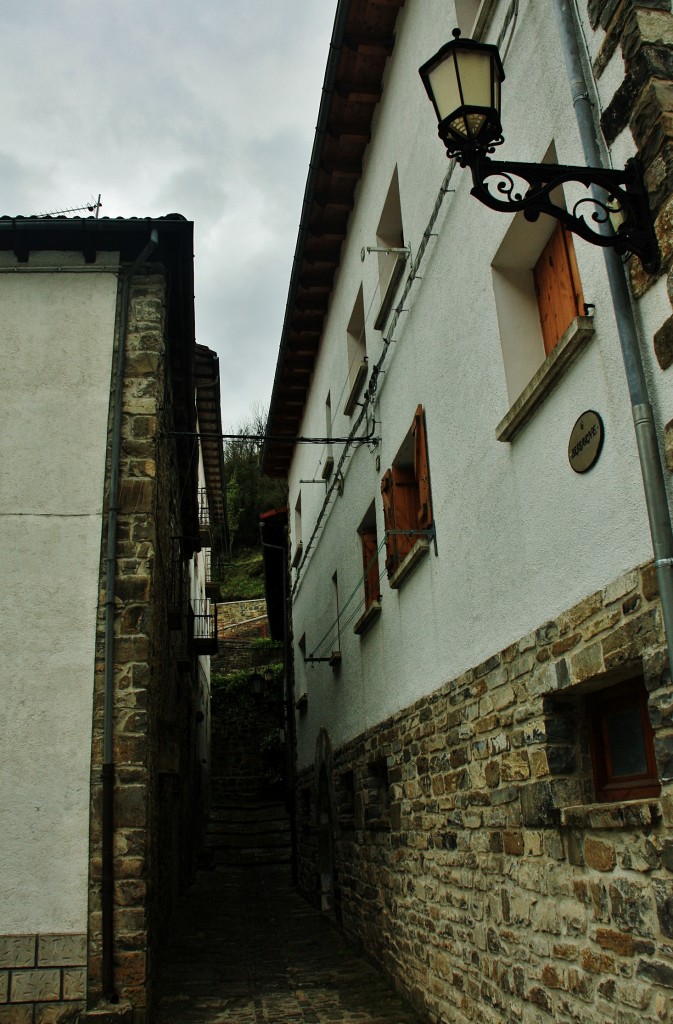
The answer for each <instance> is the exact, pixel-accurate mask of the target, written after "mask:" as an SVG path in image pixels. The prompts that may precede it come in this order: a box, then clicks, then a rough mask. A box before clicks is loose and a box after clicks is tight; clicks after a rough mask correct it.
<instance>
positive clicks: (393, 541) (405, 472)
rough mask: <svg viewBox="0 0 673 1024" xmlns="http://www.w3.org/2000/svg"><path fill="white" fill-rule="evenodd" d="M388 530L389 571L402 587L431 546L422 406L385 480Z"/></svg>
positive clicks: (382, 486)
mask: <svg viewBox="0 0 673 1024" xmlns="http://www.w3.org/2000/svg"><path fill="white" fill-rule="evenodd" d="M381 494H382V497H383V519H384V524H385V530H386V572H387V573H388V578H389V581H390V586H391V587H393V588H395V587H398V586H399V585H400V584H401V583H402V581H403V579H405V578H406V575H407V573H408V572H409V571H410V570H411V569H412V568H413V566H414V565H415V564H416V562H417V561H418V559H419V558H420V557H421V556H422V555H424V554H426V553H427V551H428V549H429V546H430V537H429V531H430V529H431V527H432V502H431V498H430V469H429V461H428V446H427V437H426V429H425V413H424V410H423V406H422V405H419V406H418V408H417V409H416V412H415V414H414V420H413V423H412V425H411V429H410V431H409V433H408V434H407V436H406V438H405V440H404V443H403V444H402V447H401V448H400V450H399V452H398V454H397V457H396V459H395V461H394V463H393V465H392V466H391V468H390V469H389V470H388V471H387V472H386V473H385V475H384V477H383V479H382V481H381Z"/></svg>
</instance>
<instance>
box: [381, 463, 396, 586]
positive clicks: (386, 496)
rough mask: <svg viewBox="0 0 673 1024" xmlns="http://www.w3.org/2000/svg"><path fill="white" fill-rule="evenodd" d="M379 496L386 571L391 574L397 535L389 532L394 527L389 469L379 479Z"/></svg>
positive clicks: (393, 565)
mask: <svg viewBox="0 0 673 1024" xmlns="http://www.w3.org/2000/svg"><path fill="white" fill-rule="evenodd" d="M381 496H382V498H383V525H384V528H385V531H386V572H387V573H388V575H389V576H392V574H393V573H394V571H395V567H396V564H397V561H396V557H397V545H396V541H397V537H396V536H395V535H394V534H392V533H391V532H390V531H391V530H394V529H395V505H394V500H393V472H392V470H391V469H389V470H387V472H386V473H385V475H384V477H383V479H382V480H381Z"/></svg>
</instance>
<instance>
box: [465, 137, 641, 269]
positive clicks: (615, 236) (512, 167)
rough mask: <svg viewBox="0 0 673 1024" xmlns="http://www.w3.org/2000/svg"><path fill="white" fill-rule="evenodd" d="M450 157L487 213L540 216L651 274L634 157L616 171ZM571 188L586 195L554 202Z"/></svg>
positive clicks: (479, 155) (475, 155)
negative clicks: (465, 171) (632, 259)
mask: <svg viewBox="0 0 673 1024" xmlns="http://www.w3.org/2000/svg"><path fill="white" fill-rule="evenodd" d="M455 155H456V156H458V158H459V160H460V163H461V166H462V167H466V166H467V167H469V168H470V170H471V172H472V181H473V187H472V195H473V196H475V197H476V198H477V199H478V200H479V201H480V202H481V203H484V204H485V205H486V206H488V207H490V209H492V210H499V211H500V212H502V213H518V212H519V211H521V212H522V213H523V215H524V217H525V218H526V220H529V221H535V220H537V219H538V217H539V216H540V214H541V213H546V214H548V215H549V216H550V217H554V218H556V220H560V221H561V222H562V223H563V224H564V225H565V226H566V227H567V228H568V230H569V231H572V232H574V233H575V234H577V235H579V236H580V237H581V238H584V239H586V241H587V242H592V243H593V244H594V245H601V246H611V247H613V248H614V249H615V251H616V252H617V253H619V255H620V256H628V255H630V254H631V253H635V255H636V256H638V257H639V258H640V260H641V262H642V264H643V267H644V268H645V270H646V271H647V272H648V273H650V274H655V273H657V271H658V269H659V266H660V262H661V257H660V253H659V245H658V242H657V237H656V234H655V231H654V226H653V224H652V216H651V214H650V209H649V206H648V202H647V193H646V191H645V187H644V184H643V180H642V174H641V171H640V166H639V164H638V161H637V160H636V159H635V158H633V159H631V160H629V161H628V162H627V164H626V167H625V168H624V170H623V171H619V170H613V169H607V168H605V169H604V168H600V167H571V166H564V165H558V164H529V163H518V162H516V161H507V160H491V159H490V158H489V157H487V156H485V155H484V154H483V153H482V152H478V151H474V150H473V151H472V152H465V151H463V152H462V153H460V154H458V153H455ZM571 183H572V184H575V185H581V186H584V187H585V188H586V189H588V190H589V191H588V194H587V195H583V196H581V197H580V198H579V199H576V200H575V201H574V203H573V205H572V207H571V208H570V209H567V208H566V207H565V206H562V205H559V204H558V202H556V198H558V197H554V195H553V194H554V192H555V191H556V189H558V188H559V187H560V186H561V185H566V184H571Z"/></svg>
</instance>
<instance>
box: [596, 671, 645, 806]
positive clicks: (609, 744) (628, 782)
mask: <svg viewBox="0 0 673 1024" xmlns="http://www.w3.org/2000/svg"><path fill="white" fill-rule="evenodd" d="M587 710H588V714H589V725H590V735H589V739H590V748H591V761H592V765H593V773H594V785H595V790H596V799H597V800H598V801H610V800H637V799H642V798H645V797H650V796H652V797H655V796H658V795H659V792H660V790H661V786H660V784H659V778H658V774H657V765H656V760H655V756H654V738H653V734H652V726H651V724H650V718H649V714H648V710H647V690H646V688H645V683H644V682H643V679H642V678H636V679H630V680H628V682H625V683H620V684H619V685H617V686H611V687H609V688H608V689H606V690H600V691H599V692H598V693H594V694H592V695H591V696H590V697H588V698H587Z"/></svg>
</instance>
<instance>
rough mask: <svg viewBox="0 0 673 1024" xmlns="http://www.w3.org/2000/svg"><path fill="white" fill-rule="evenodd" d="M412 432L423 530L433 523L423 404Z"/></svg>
mask: <svg viewBox="0 0 673 1024" xmlns="http://www.w3.org/2000/svg"><path fill="white" fill-rule="evenodd" d="M411 432H412V434H413V435H414V475H415V477H416V486H417V487H418V517H417V518H418V526H419V528H420V529H421V530H427V529H429V528H430V526H431V525H432V502H431V500H430V466H429V463H428V442H427V437H426V433H425V413H424V411H423V406H422V405H419V406H418V408H417V409H416V414H415V416H414V422H413V426H412V428H411Z"/></svg>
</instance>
